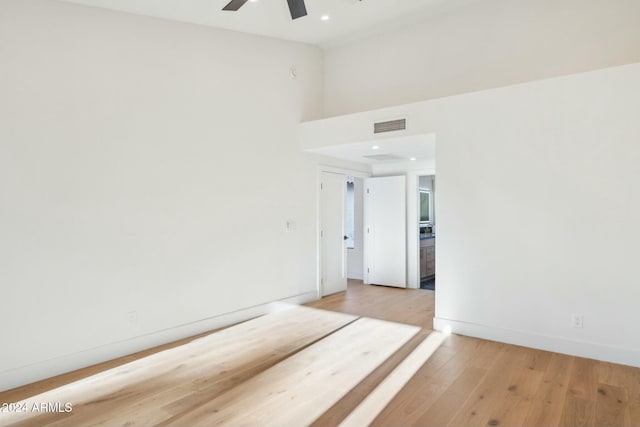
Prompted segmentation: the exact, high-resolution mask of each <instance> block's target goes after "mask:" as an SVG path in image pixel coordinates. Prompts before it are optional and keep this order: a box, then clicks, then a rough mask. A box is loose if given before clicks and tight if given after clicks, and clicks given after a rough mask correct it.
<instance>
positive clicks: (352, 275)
mask: <svg viewBox="0 0 640 427" xmlns="http://www.w3.org/2000/svg"><path fill="white" fill-rule="evenodd" d="M362 187H363V181H362V178H354V179H353V191H354V233H353V238H354V239H353V240H354V248H353V249H347V277H348V278H349V279H358V280H362V278H363V275H362V267H363V259H362V255H363V251H362V246H363V243H364V241H363V227H364V224H363V220H362V202H363V200H364V198H363V193H362V190H363V189H362Z"/></svg>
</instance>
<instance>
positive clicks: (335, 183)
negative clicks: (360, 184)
mask: <svg viewBox="0 0 640 427" xmlns="http://www.w3.org/2000/svg"><path fill="white" fill-rule="evenodd" d="M346 202H347V177H346V176H345V175H340V174H337V173H330V172H322V176H321V185H320V206H321V207H320V242H321V243H320V247H321V251H322V267H321V269H322V274H321V279H320V287H321V293H322V296H325V295H330V294H335V293H336V292H342V291H346V290H347V251H346V241H345V238H344V236H345V222H346Z"/></svg>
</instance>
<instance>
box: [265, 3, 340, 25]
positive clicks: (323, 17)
mask: <svg viewBox="0 0 640 427" xmlns="http://www.w3.org/2000/svg"><path fill="white" fill-rule="evenodd" d="M254 1H255V0H254ZM329 19H331V17H330V16H329V15H322V16H321V17H320V20H321V21H328V20H329Z"/></svg>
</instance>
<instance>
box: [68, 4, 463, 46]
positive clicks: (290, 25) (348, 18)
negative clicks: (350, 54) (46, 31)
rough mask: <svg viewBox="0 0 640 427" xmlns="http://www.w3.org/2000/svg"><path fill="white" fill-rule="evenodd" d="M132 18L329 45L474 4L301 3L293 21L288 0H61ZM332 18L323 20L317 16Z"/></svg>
mask: <svg viewBox="0 0 640 427" xmlns="http://www.w3.org/2000/svg"><path fill="white" fill-rule="evenodd" d="M63 1H67V2H71V3H78V4H83V5H87V6H96V7H101V8H105V9H112V10H117V11H122V12H129V13H134V14H137V15H145V16H152V17H156V18H162V19H168V20H174V21H180V22H188V23H194V24H200V25H208V26H212V27H216V28H224V29H228V30H234V31H240V32H245V33H252V34H258V35H263V36H269V37H276V38H281V39H286V40H294V41H299V42H305V43H311V44H317V45H320V46H324V47H326V46H329V45H332V44H339V43H341V42H344V41H349V40H353V39H358V38H362V37H367V36H371V35H373V34H378V33H381V32H384V31H387V30H391V29H393V28H398V27H400V26H404V25H407V24H409V23H412V22H416V21H418V20H420V19H424V18H425V17H427V16H432V15H435V14H438V13H442V12H444V11H447V10H451V9H454V8H457V7H459V6H460V5H461V4H464V3H468V2H469V1H475V0H306V6H307V12H308V13H309V14H308V15H307V16H305V17H302V18H299V19H296V20H292V19H291V15H290V14H289V9H288V7H287V0H257V1H255V2H248V3H246V4H245V5H244V6H243V7H242V8H241V9H240V10H239V11H237V12H229V11H223V10H222V8H223V7H224V6H225V5H226V4H227V3H228V2H229V0H63ZM324 14H327V15H329V16H330V17H331V19H330V20H328V21H322V20H321V19H320V17H321V16H322V15H324Z"/></svg>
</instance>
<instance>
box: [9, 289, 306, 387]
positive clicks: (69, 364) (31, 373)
mask: <svg viewBox="0 0 640 427" xmlns="http://www.w3.org/2000/svg"><path fill="white" fill-rule="evenodd" d="M315 299H317V295H316V292H315V291H313V292H307V293H304V294H300V295H296V296H293V297H290V298H285V299H282V300H278V301H273V302H270V303H266V304H260V305H257V306H254V307H249V308H245V309H242V310H238V311H234V312H231V313H224V314H221V315H218V316H213V317H210V318H207V319H202V320H198V321H195V322H191V323H188V324H185V325H179V326H176V327H174V328H170V329H165V330H162V331H157V332H153V333H151V334H147V335H142V336H139V337H135V338H131V339H128V340H125V341H120V342H115V343H111V344H106V345H103V346H100V347H95V348H92V349H88V350H85V351H81V352H77V353H73V354H68V355H65V356H61V357H57V358H54V359H50V360H45V361H42V362H37V363H34V364H30V365H27V366H21V367H19V368H15V369H10V370H8V371H4V372H0V391H5V390H9V389H12V388H15V387H19V386H22V385H25V384H30V383H33V382H36V381H40V380H43V379H46V378H51V377H54V376H56V375H60V374H63V373H66V372H71V371H74V370H76V369H81V368H86V367H87V366H92V365H95V364H97V363H102V362H105V361H108V360H113V359H116V358H118V357H122V356H127V355H129V354H133V353H136V352H139V351H142V350H147V349H150V348H153V347H157V346H159V345H163V344H167V343H170V342H173V341H177V340H180V339H183V338H188V337H191V336H194V335H198V334H201V333H203V332H207V331H211V330H213V329H217V328H222V327H224V326H228V325H232V324H234V323H238V322H242V321H245V320H248V319H251V318H254V317H258V316H262V315H264V314H267V313H269V312H271V311H273V310H278V309H279V307H280V306H281V305H282V304H283V303H284V304H304V303H306V302H310V301H313V300H315Z"/></svg>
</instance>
